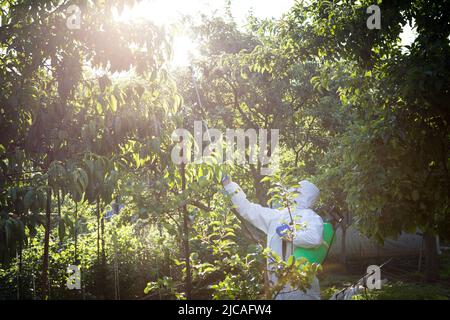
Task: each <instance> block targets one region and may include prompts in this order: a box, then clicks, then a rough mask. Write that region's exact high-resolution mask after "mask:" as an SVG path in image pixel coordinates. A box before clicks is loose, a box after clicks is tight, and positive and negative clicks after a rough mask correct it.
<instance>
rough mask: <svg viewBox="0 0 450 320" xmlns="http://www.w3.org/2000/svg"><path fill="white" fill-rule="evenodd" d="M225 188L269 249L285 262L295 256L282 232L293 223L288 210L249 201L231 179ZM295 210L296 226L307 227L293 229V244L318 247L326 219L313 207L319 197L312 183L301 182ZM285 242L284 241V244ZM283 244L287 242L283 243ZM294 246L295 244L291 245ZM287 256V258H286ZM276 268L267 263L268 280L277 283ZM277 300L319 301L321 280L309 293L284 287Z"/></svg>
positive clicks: (223, 182)
mask: <svg viewBox="0 0 450 320" xmlns="http://www.w3.org/2000/svg"><path fill="white" fill-rule="evenodd" d="M222 185H223V186H224V188H225V190H226V191H227V193H228V194H230V195H232V197H231V201H232V202H233V204H234V206H235V207H236V209H237V210H238V212H239V213H240V215H241V216H242V217H243V218H245V219H246V220H247V221H249V222H250V223H251V224H253V225H254V226H255V227H256V228H258V229H259V230H261V231H263V232H264V233H266V234H267V247H268V248H270V249H271V250H272V251H273V252H275V253H276V254H277V255H279V256H280V257H282V258H283V259H284V260H285V261H287V259H288V258H289V256H291V255H292V253H293V252H292V246H291V245H288V246H286V245H285V243H286V239H284V235H283V233H280V230H283V229H285V228H289V226H288V225H287V224H286V221H290V219H291V218H290V215H289V212H288V210H287V209H284V210H277V209H272V208H267V207H263V206H261V205H259V204H256V203H252V202H250V201H248V200H247V197H246V195H245V193H244V192H243V191H242V189H241V188H240V187H239V186H238V185H237V184H236V183H235V182H232V181H231V179H230V178H229V177H225V178H224V179H223V180H222ZM295 191H296V192H298V195H297V196H296V197H295V199H294V200H295V208H291V214H292V217H293V219H294V221H295V223H296V224H297V223H300V224H302V225H303V226H304V227H302V228H300V229H299V230H295V228H294V229H291V237H292V236H293V244H294V246H295V247H305V248H313V247H318V246H320V245H321V244H322V241H323V220H322V218H321V217H320V216H319V215H317V214H316V213H315V212H314V211H313V210H312V209H311V208H312V206H313V205H314V203H315V202H316V201H317V199H318V198H319V189H318V188H317V187H316V186H315V185H314V184H312V183H311V182H309V181H306V180H303V181H301V182H300V187H299V188H298V189H296V190H295ZM283 240H284V241H283ZM283 242H285V243H284V244H283ZM291 243H292V242H291ZM283 253H284V255H283ZM273 268H275V266H274V265H273V263H272V264H271V263H269V261H268V269H269V281H270V282H271V283H276V281H277V279H276V277H275V275H274V274H272V273H270V270H273ZM275 299H276V300H320V286H319V280H318V279H317V278H314V280H313V282H312V283H311V288H310V289H308V290H307V291H306V292H303V291H301V290H293V289H292V288H290V286H287V287H285V288H284V289H283V290H282V291H281V292H280V293H279V294H278V295H277V296H276V297H275Z"/></svg>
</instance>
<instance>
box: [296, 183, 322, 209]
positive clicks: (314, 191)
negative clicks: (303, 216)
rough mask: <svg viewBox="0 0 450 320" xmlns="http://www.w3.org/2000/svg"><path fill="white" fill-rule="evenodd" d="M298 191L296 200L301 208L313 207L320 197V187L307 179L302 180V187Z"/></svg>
mask: <svg viewBox="0 0 450 320" xmlns="http://www.w3.org/2000/svg"><path fill="white" fill-rule="evenodd" d="M296 191H298V195H297V197H295V199H294V201H295V203H296V204H297V208H299V209H311V208H312V207H313V205H314V203H316V201H317V199H319V193H320V192H319V188H317V187H316V186H315V185H314V184H313V183H311V182H309V181H307V180H302V181H300V187H299V188H297V189H296Z"/></svg>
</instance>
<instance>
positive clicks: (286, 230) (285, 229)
mask: <svg viewBox="0 0 450 320" xmlns="http://www.w3.org/2000/svg"><path fill="white" fill-rule="evenodd" d="M292 231H293V229H292V227H291V226H289V225H287V224H286V223H283V224H282V225H279V226H278V227H277V229H276V232H277V234H278V235H279V236H280V238H283V239H285V240H290V239H291V238H292Z"/></svg>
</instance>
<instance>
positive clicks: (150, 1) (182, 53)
mask: <svg viewBox="0 0 450 320" xmlns="http://www.w3.org/2000/svg"><path fill="white" fill-rule="evenodd" d="M294 2H295V0H231V14H232V15H233V17H234V18H235V20H236V22H237V23H238V24H241V25H242V24H244V23H245V21H246V17H247V16H248V15H249V12H250V11H251V12H252V13H253V14H254V15H255V16H256V17H258V18H280V17H281V16H282V14H283V13H286V12H287V11H288V10H289V9H290V8H291V7H292V5H293V4H294ZM224 11H225V0H143V1H141V2H139V3H138V4H137V5H136V6H134V7H133V8H126V9H125V10H124V12H123V13H122V14H121V15H120V16H119V17H118V18H117V20H118V21H120V20H122V19H124V20H128V21H130V20H139V19H149V20H151V21H153V22H154V23H156V24H158V25H171V24H173V23H175V22H176V21H177V20H178V18H180V17H181V16H183V15H191V16H198V14H199V13H205V14H208V13H209V14H211V13H214V12H216V13H219V14H220V13H224ZM381 25H383V12H381ZM401 38H402V45H408V44H410V43H412V41H413V40H414V38H415V35H414V32H413V31H412V30H411V28H410V27H409V26H406V28H405V29H404V32H403V34H402V36H401ZM195 53H196V48H195V44H194V43H193V42H192V41H191V39H190V38H189V37H188V36H187V35H184V34H182V32H181V33H180V34H179V35H177V36H175V37H174V43H173V61H172V63H173V65H176V66H186V65H189V63H190V60H191V57H192V54H194V55H195Z"/></svg>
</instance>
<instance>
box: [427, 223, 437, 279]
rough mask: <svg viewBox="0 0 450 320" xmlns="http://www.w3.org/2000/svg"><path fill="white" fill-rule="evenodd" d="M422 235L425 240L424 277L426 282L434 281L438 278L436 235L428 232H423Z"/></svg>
mask: <svg viewBox="0 0 450 320" xmlns="http://www.w3.org/2000/svg"><path fill="white" fill-rule="evenodd" d="M423 236H424V242H425V252H424V253H425V279H426V280H427V281H428V282H435V281H438V280H439V264H438V254H437V247H436V236H435V235H434V234H432V233H430V232H425V233H424V235H423Z"/></svg>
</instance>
